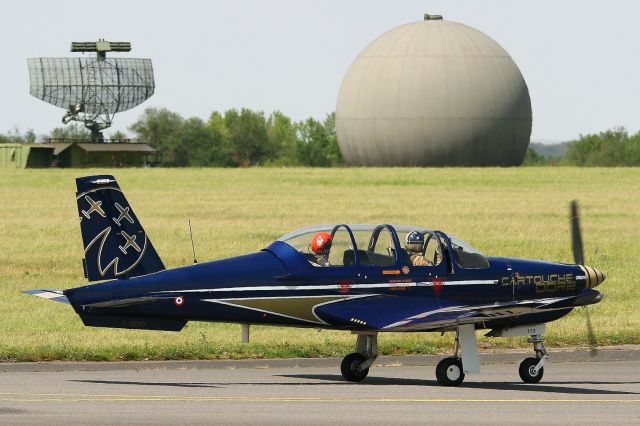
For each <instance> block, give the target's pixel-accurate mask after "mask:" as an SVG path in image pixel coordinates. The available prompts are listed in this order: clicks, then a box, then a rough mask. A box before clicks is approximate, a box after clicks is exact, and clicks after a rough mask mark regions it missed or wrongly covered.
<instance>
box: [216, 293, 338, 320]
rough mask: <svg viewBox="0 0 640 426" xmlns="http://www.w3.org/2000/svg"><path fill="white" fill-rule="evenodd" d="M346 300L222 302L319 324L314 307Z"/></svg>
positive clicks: (325, 298)
mask: <svg viewBox="0 0 640 426" xmlns="http://www.w3.org/2000/svg"><path fill="white" fill-rule="evenodd" d="M345 299H346V297H345V296H312V297H273V298H259V299H257V298H256V299H222V300H220V302H224V303H226V304H229V305H237V306H243V307H246V308H251V309H256V310H259V311H264V312H270V313H274V314H278V315H284V316H287V317H291V318H298V319H301V320H304V321H310V322H316V323H317V322H320V320H319V318H318V317H316V316H315V315H314V314H313V308H314V307H316V306H317V305H320V304H323V303H328V302H334V301H338V300H345Z"/></svg>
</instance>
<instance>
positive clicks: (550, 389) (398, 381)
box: [69, 374, 640, 395]
mask: <svg viewBox="0 0 640 426" xmlns="http://www.w3.org/2000/svg"><path fill="white" fill-rule="evenodd" d="M276 377H286V378H292V379H308V380H322V381H324V382H309V383H304V382H301V383H286V382H259V381H256V382H226V383H221V382H141V381H124V380H69V381H71V382H78V383H93V384H104V385H132V386H173V387H183V388H222V387H226V386H233V385H252V386H255V385H259V386H260V385H262V386H323V385H329V384H331V385H345V386H362V385H373V386H377V385H396V386H397V385H403V386H437V387H440V385H439V384H438V382H436V381H435V380H422V379H404V378H396V377H368V378H367V379H366V380H365V381H363V382H362V383H360V384H357V383H349V382H345V381H344V379H343V378H342V376H340V375H337V374H286V375H278V376H276ZM327 382H331V383H327ZM567 384H574V385H575V384H584V385H624V384H640V382H610V381H601V382H596V381H584V382H547V383H545V384H524V383H520V382H516V383H505V382H475V383H474V382H464V383H463V384H462V385H460V387H461V388H471V389H491V390H504V391H523V392H545V393H564V394H573V395H580V394H582V395H638V394H640V393H638V392H627V391H613V390H605V389H588V388H579V387H571V386H566V385H567ZM563 385H564V386H563Z"/></svg>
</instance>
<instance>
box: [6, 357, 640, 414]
mask: <svg viewBox="0 0 640 426" xmlns="http://www.w3.org/2000/svg"><path fill="white" fill-rule="evenodd" d="M524 356H525V354H520V353H515V354H514V353H509V354H497V355H484V356H483V357H482V360H483V364H484V365H483V367H482V368H483V374H481V375H473V376H471V375H469V376H467V379H466V380H465V382H464V383H463V385H462V386H461V387H459V388H443V387H441V386H438V385H437V383H436V381H435V377H434V368H435V363H436V362H437V360H438V359H439V358H440V357H431V356H427V357H397V358H392V357H383V358H382V359H380V360H379V362H377V363H376V365H375V366H374V367H373V368H372V369H371V372H370V375H369V377H368V378H367V379H365V381H364V382H362V383H359V384H353V383H347V382H345V381H343V379H342V377H341V376H340V372H339V367H338V365H339V360H338V359H324V360H274V361H264V360H258V361H248V362H247V361H244V362H242V361H240V362H234V361H227V362H224V361H223V362H217V361H196V362H161V363H152V362H146V363H42V364H0V424H3V425H8V424H49V425H57V424H60V425H62V424H64V425H69V424H154V425H155V424H247V423H254V424H316V423H334V424H398V423H408V424H411V423H414V424H417V423H421V424H424V423H427V422H428V423H436V424H441V423H456V424H469V423H475V424H489V423H496V422H499V423H518V424H527V423H545V424H563V425H565V424H574V423H575V424H577V423H580V424H606V423H609V424H611V423H616V424H625V423H628V424H640V351H638V350H637V349H632V350H620V349H617V350H604V351H602V350H601V351H600V352H599V353H598V355H597V356H596V357H593V358H592V357H590V356H589V355H588V354H587V353H586V352H557V353H553V352H552V360H551V362H550V363H549V364H548V365H547V366H546V367H545V369H546V371H545V377H544V379H543V381H542V382H541V383H539V384H536V385H526V384H523V383H521V382H520V379H519V377H518V372H517V364H516V363H515V362H516V361H519V360H520V359H521V358H523V357H524Z"/></svg>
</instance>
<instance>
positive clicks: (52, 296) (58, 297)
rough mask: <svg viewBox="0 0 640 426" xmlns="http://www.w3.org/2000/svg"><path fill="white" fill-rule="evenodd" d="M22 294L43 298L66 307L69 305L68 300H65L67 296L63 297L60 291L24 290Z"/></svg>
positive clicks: (45, 289)
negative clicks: (63, 304)
mask: <svg viewBox="0 0 640 426" xmlns="http://www.w3.org/2000/svg"><path fill="white" fill-rule="evenodd" d="M23 293H25V294H30V295H32V296H38V297H43V298H45V299H49V300H53V301H54V302H60V303H66V304H67V305H68V304H69V299H67V296H65V295H64V294H63V293H62V291H61V290H52V289H48V288H44V289H39V290H25V291H23Z"/></svg>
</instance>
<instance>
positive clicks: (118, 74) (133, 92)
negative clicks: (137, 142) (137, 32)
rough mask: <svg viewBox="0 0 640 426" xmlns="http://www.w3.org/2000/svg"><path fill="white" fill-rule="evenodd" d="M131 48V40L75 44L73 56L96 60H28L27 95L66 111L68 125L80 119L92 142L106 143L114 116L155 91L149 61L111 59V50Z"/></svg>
mask: <svg viewBox="0 0 640 426" xmlns="http://www.w3.org/2000/svg"><path fill="white" fill-rule="evenodd" d="M130 50H131V43H129V42H109V41H105V40H98V41H97V42H72V43H71V52H83V53H84V52H96V57H74V58H29V59H27V64H28V66H29V93H30V94H31V95H32V96H34V97H36V98H38V99H40V100H43V101H45V102H47V103H50V104H51V105H55V106H57V107H60V108H64V109H66V110H67V111H66V113H65V114H64V116H63V117H62V122H63V123H64V124H67V123H69V122H70V121H79V122H81V123H83V124H84V125H85V127H86V128H87V129H89V130H91V140H92V141H96V142H103V141H104V137H103V135H102V131H103V130H104V129H106V128H108V127H109V126H111V123H112V122H113V117H114V115H115V114H116V113H117V112H121V111H126V110H129V109H131V108H133V107H135V106H138V105H140V104H141V103H142V102H144V101H145V100H147V99H149V98H150V97H151V95H153V91H154V89H155V82H154V79H153V66H152V64H151V59H136V58H107V52H129V51H130Z"/></svg>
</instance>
